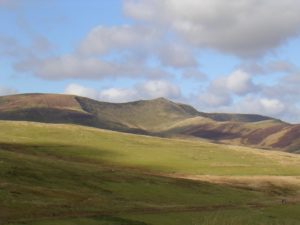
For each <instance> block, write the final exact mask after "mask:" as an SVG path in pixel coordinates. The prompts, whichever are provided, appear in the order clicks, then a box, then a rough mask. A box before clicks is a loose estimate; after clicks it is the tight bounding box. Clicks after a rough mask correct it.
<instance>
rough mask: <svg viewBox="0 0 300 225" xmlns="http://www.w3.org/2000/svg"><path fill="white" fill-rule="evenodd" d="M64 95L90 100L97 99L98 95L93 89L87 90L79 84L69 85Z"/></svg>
mask: <svg viewBox="0 0 300 225" xmlns="http://www.w3.org/2000/svg"><path fill="white" fill-rule="evenodd" d="M64 94H69V95H78V96H83V97H88V98H94V99H95V98H97V96H98V93H97V91H96V90H94V89H92V88H87V87H84V86H82V85H79V84H69V85H68V86H67V87H66V88H65V91H64Z"/></svg>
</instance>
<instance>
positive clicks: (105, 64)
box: [15, 55, 169, 80]
mask: <svg viewBox="0 0 300 225" xmlns="http://www.w3.org/2000/svg"><path fill="white" fill-rule="evenodd" d="M15 69H16V70H17V71H20V72H23V71H31V72H33V73H34V74H35V75H36V76H38V77H42V78H45V79H52V80H59V79H66V78H84V79H103V78H116V77H148V78H157V77H159V78H163V77H168V76H169V73H167V72H166V71H164V70H161V69H159V68H152V67H149V66H147V65H144V64H136V63H135V62H134V61H133V62H127V63H123V62H116V61H109V60H103V59H98V58H95V57H82V56H77V55H64V56H59V57H52V58H51V57H50V58H46V59H35V58H29V60H27V61H26V60H24V61H22V62H19V63H17V64H15Z"/></svg>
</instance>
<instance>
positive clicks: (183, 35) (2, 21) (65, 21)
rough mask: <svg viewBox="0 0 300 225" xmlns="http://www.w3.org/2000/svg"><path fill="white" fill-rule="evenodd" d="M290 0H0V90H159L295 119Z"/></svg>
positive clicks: (297, 64) (298, 37)
mask: <svg viewBox="0 0 300 225" xmlns="http://www.w3.org/2000/svg"><path fill="white" fill-rule="evenodd" d="M299 9H300V1H299V0H285V1H274V0H232V1H225V0H184V1H182V0H101V1H99V0H76V1H74V0H43V1H40V0H0V27H1V29H0V95H10V94H18V93H64V94H74V95H81V96H86V97H90V98H93V99H97V100H100V101H109V102H128V101H134V100H140V99H153V98H158V97H165V98H168V99H170V100H172V101H175V102H183V103H186V104H190V105H192V106H194V107H195V108H196V109H198V110H199V111H205V112H230V113H255V114H263V115H268V116H272V117H276V118H279V119H282V120H284V121H288V122H291V123H300V60H299V59H300V14H299V12H298V11H299Z"/></svg>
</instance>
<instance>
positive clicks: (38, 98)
mask: <svg viewBox="0 0 300 225" xmlns="http://www.w3.org/2000/svg"><path fill="white" fill-rule="evenodd" d="M0 120H17V121H36V122H43V123H67V124H79V125H85V126H91V127H97V128H103V129H109V130H114V131H122V132H128V133H135V134H145V135H153V136H161V137H180V138H201V139H207V140H209V141H213V142H221V143H226V144H236V145H246V146H255V147H260V148H266V149H278V150H284V151H289V152H294V153H300V125H292V124H288V123H285V122H283V121H280V120H277V119H274V118H271V117H266V116H261V115H254V114H228V113H204V112H199V111H197V110H196V109H195V108H193V107H191V106H189V105H185V104H181V103H174V102H172V101H169V100H167V99H164V98H157V99H153V100H140V101H135V102H128V103H108V102H99V101H96V100H92V99H89V98H84V97H79V96H73V95H59V94H20V95H11V96H3V97H0Z"/></svg>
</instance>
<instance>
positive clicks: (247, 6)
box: [124, 0, 300, 57]
mask: <svg viewBox="0 0 300 225" xmlns="http://www.w3.org/2000/svg"><path fill="white" fill-rule="evenodd" d="M299 8H300V2H299V1H298V0H286V1H273V0H265V1H257V0H239V1H224V0H211V1H206V0H185V1H178V0H152V1H148V0H138V1H137V0H125V3H124V11H125V14H126V15H128V16H130V17H132V18H134V19H136V20H142V21H147V22H148V23H153V24H155V26H161V27H163V29H164V28H166V27H170V28H171V29H173V31H174V32H175V33H176V34H178V35H179V36H181V37H183V38H185V40H187V41H188V42H189V43H191V44H193V45H194V46H197V47H200V48H202V47H209V48H213V49H217V50H219V51H223V52H227V53H232V54H235V55H239V56H242V57H252V56H258V55H262V54H264V53H266V52H268V51H269V50H270V49H273V48H276V47H277V46H279V45H280V44H282V43H284V42H285V41H286V40H287V39H288V38H291V37H295V36H297V35H299V31H300V14H299V13H298V9H299Z"/></svg>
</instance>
